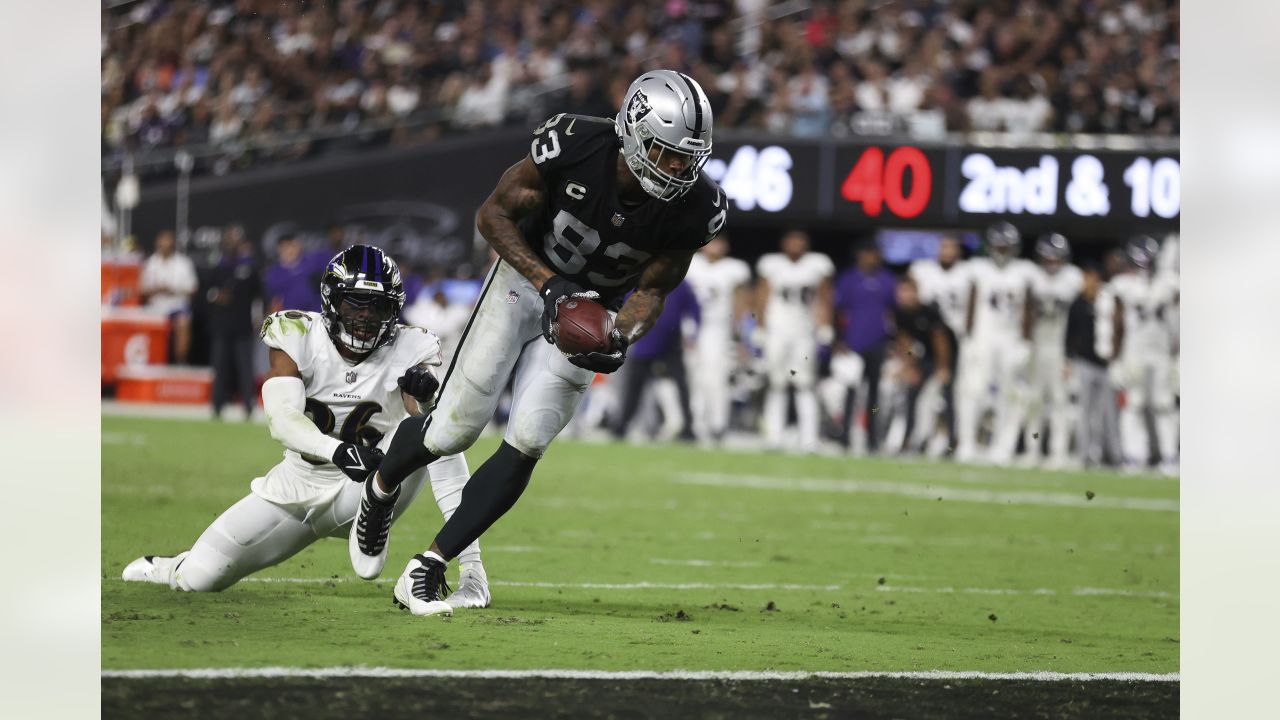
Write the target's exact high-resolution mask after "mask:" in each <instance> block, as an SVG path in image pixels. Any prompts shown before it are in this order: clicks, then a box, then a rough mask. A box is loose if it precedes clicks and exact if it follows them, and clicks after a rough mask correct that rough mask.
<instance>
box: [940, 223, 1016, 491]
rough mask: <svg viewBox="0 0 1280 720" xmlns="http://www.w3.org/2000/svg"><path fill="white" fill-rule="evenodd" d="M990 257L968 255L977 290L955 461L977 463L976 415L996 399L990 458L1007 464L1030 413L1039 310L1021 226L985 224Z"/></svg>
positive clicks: (971, 306)
mask: <svg viewBox="0 0 1280 720" xmlns="http://www.w3.org/2000/svg"><path fill="white" fill-rule="evenodd" d="M987 253H988V255H989V257H985V258H982V257H978V258H973V259H971V260H969V266H968V267H969V276H970V277H971V278H972V280H973V290H972V292H971V293H970V295H969V310H968V316H967V319H966V330H967V332H966V333H965V334H966V336H967V337H968V340H967V341H966V342H965V344H964V347H963V352H964V356H963V357H962V358H961V360H960V367H961V373H962V374H961V378H960V380H961V382H960V388H959V391H958V392H957V397H956V432H957V434H958V435H959V438H960V440H959V444H958V445H957V447H956V460H959V461H961V462H973V461H974V460H975V459H976V456H977V451H976V448H977V441H978V419H979V418H980V417H981V412H982V409H983V408H984V407H985V406H986V405H988V404H989V398H988V393H989V392H990V390H989V388H991V387H992V386H993V385H994V386H995V387H996V388H997V391H996V396H995V399H994V406H995V407H994V410H995V418H994V421H993V422H992V427H993V428H994V430H993V436H992V438H991V443H990V445H989V446H988V448H987V451H988V459H989V460H990V462H992V463H993V464H996V465H1008V464H1009V463H1010V462H1011V461H1012V460H1013V452H1014V449H1015V448H1016V447H1017V444H1018V433H1019V432H1020V431H1021V430H1022V421H1023V419H1024V418H1025V416H1026V396H1027V386H1028V384H1029V379H1028V372H1029V370H1030V362H1031V331H1032V328H1033V326H1034V324H1035V315H1034V312H1033V307H1032V304H1031V301H1032V297H1031V278H1032V273H1034V271H1035V266H1034V265H1032V264H1031V263H1030V262H1029V261H1027V260H1023V259H1021V258H1020V257H1019V255H1021V253H1022V237H1021V235H1019V234H1018V230H1017V228H1015V227H1014V226H1013V225H1011V224H1009V223H1007V222H998V223H996V224H994V225H992V226H991V227H990V228H988V229H987Z"/></svg>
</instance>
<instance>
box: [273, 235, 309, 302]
mask: <svg viewBox="0 0 1280 720" xmlns="http://www.w3.org/2000/svg"><path fill="white" fill-rule="evenodd" d="M276 258H277V259H276V262H275V264H274V265H272V266H271V267H269V268H267V274H266V278H265V289H266V299H267V310H268V312H280V311H281V310H301V311H304V312H310V311H319V310H320V293H319V291H318V290H317V289H316V288H318V287H319V286H320V273H319V272H317V269H318V268H317V267H316V264H315V263H314V262H307V259H306V258H304V257H303V255H302V241H301V240H299V239H298V236H297V235H286V236H284V237H282V238H280V240H279V242H277V243H276Z"/></svg>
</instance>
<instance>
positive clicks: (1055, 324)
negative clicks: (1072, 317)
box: [1031, 265, 1084, 354]
mask: <svg viewBox="0 0 1280 720" xmlns="http://www.w3.org/2000/svg"><path fill="white" fill-rule="evenodd" d="M1083 287H1084V273H1082V272H1080V268H1078V267H1076V266H1075V265H1063V266H1062V267H1060V268H1058V270H1057V271H1056V272H1052V273H1050V272H1048V271H1046V270H1045V269H1044V268H1042V267H1039V266H1037V267H1036V273H1035V276H1034V281H1033V282H1032V285H1031V292H1032V296H1033V297H1034V298H1035V303H1036V328H1035V334H1034V335H1033V338H1034V339H1035V342H1036V345H1037V346H1038V347H1041V348H1046V349H1048V348H1056V351H1055V352H1062V353H1064V354H1065V353H1066V342H1067V311H1068V310H1070V309H1071V303H1073V302H1075V299H1076V298H1077V297H1078V296H1079V295H1080V290H1081V288H1083Z"/></svg>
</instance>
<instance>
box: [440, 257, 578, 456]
mask: <svg viewBox="0 0 1280 720" xmlns="http://www.w3.org/2000/svg"><path fill="white" fill-rule="evenodd" d="M542 309H543V303H542V298H541V297H540V296H539V295H538V291H537V289H536V288H534V287H533V285H532V284H531V283H530V282H529V281H528V280H527V279H526V278H525V277H524V276H523V275H521V274H520V273H519V272H517V271H516V270H515V269H514V268H512V267H511V266H510V265H509V264H507V263H505V262H503V261H501V260H499V261H498V262H496V263H494V268H493V270H492V271H491V272H490V273H489V279H488V281H487V282H486V283H485V288H484V291H483V292H482V293H481V295H480V299H479V300H477V301H476V308H475V310H474V311H473V313H472V316H471V321H470V323H469V324H468V327H467V330H466V332H464V333H463V335H462V339H461V340H459V341H458V352H457V355H456V356H455V357H454V360H453V363H452V364H451V365H450V366H449V371H448V373H447V374H446V375H445V378H444V380H443V381H442V386H441V388H440V400H439V402H438V403H437V404H436V408H435V410H433V411H432V413H431V418H432V419H431V424H430V425H429V426H428V427H427V432H426V436H425V438H424V443H423V444H424V445H426V447H427V449H428V450H430V451H431V452H432V453H434V454H435V455H438V456H440V457H444V456H446V455H454V454H457V453H460V452H462V451H464V450H466V449H467V448H469V447H471V445H472V443H474V442H475V441H476V438H478V437H480V432H481V431H482V430H484V428H485V426H486V425H488V424H489V421H490V420H491V419H492V418H493V413H494V411H495V410H497V408H498V400H499V399H500V398H501V396H502V391H503V390H504V389H505V388H506V387H507V383H508V382H513V385H512V390H511V411H510V418H509V419H508V420H507V429H506V432H505V434H504V435H503V440H505V441H506V443H507V444H508V445H510V446H511V447H513V448H515V449H516V450H519V451H520V452H522V453H524V454H525V455H527V456H529V457H532V458H540V457H542V454H543V453H544V452H546V449H547V446H548V445H550V444H551V441H552V440H553V439H554V438H555V437H556V436H557V435H559V434H560V431H561V430H563V429H564V427H565V426H566V425H568V424H569V421H570V420H571V419H573V414H574V412H575V411H576V410H577V409H578V403H579V402H581V400H582V395H583V393H585V392H586V391H587V387H588V386H589V385H590V384H591V381H592V379H594V378H595V373H593V372H592V371H590V370H585V369H583V368H580V367H578V366H576V365H574V364H573V363H570V362H569V361H568V360H567V359H566V358H565V356H564V353H562V352H560V350H559V349H558V348H556V346H555V345H552V344H551V343H549V342H547V341H546V340H544V339H543V337H542Z"/></svg>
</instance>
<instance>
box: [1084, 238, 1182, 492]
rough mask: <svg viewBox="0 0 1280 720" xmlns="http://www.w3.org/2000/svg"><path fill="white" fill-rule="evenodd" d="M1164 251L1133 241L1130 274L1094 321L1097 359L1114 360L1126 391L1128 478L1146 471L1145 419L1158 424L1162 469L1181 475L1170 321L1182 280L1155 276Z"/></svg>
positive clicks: (1123, 439) (1123, 434)
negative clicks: (1160, 255)
mask: <svg viewBox="0 0 1280 720" xmlns="http://www.w3.org/2000/svg"><path fill="white" fill-rule="evenodd" d="M1158 252H1159V246H1158V245H1157V244H1156V241H1155V240H1154V239H1153V238H1151V237H1150V236H1147V235H1139V236H1137V237H1135V238H1133V239H1132V240H1130V241H1129V243H1128V245H1127V246H1126V247H1125V255H1126V257H1127V259H1128V261H1129V267H1128V272H1124V273H1121V274H1120V275H1117V276H1116V277H1114V278H1112V280H1111V282H1109V283H1107V285H1106V286H1104V287H1103V289H1102V292H1101V293H1099V295H1098V315H1097V319H1096V321H1095V327H1096V328H1097V330H1096V341H1095V343H1096V345H1097V350H1098V354H1099V355H1101V356H1103V357H1106V358H1111V360H1112V362H1111V372H1112V374H1113V378H1114V381H1115V384H1116V385H1118V386H1119V387H1120V388H1121V389H1123V390H1124V394H1125V401H1124V407H1122V408H1121V409H1120V447H1121V450H1122V452H1123V454H1124V469H1125V471H1126V472H1141V471H1142V470H1143V469H1144V468H1145V467H1146V465H1147V459H1148V455H1149V454H1150V453H1149V448H1150V447H1151V442H1150V441H1151V440H1152V438H1151V437H1150V435H1149V434H1148V432H1147V423H1146V422H1145V416H1144V413H1145V412H1146V411H1147V410H1150V411H1151V414H1152V416H1153V420H1154V421H1155V438H1154V440H1155V441H1156V442H1155V444H1156V446H1157V448H1158V449H1159V451H1160V468H1161V471H1162V472H1164V473H1165V474H1167V475H1177V474H1178V446H1177V443H1178V413H1177V408H1176V407H1175V406H1174V395H1173V387H1174V385H1173V383H1172V382H1171V380H1170V377H1169V376H1170V374H1171V373H1172V372H1173V367H1172V366H1173V349H1174V337H1175V335H1174V330H1173V328H1171V327H1170V325H1169V315H1170V313H1171V312H1173V310H1174V308H1175V307H1176V306H1177V305H1178V302H1179V289H1178V281H1177V276H1175V275H1173V274H1172V273H1168V272H1165V273H1160V272H1156V255H1157V253H1158Z"/></svg>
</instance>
